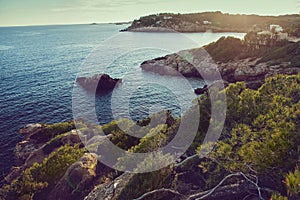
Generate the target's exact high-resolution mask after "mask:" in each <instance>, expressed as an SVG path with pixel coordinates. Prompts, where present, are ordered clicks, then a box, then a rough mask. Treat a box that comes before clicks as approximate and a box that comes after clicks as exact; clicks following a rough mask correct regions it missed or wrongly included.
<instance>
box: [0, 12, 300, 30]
mask: <svg viewBox="0 0 300 200" xmlns="http://www.w3.org/2000/svg"><path fill="white" fill-rule="evenodd" d="M206 12H212V13H213V12H221V13H222V14H230V15H249V16H251V15H257V16H264V17H279V16H286V15H300V12H299V13H286V14H278V15H270V14H254V13H252V14H242V13H229V12H222V11H203V12H183V13H172V12H170V13H168V12H162V13H156V14H182V15H184V14H198V13H206ZM149 15H153V14H147V15H141V16H139V18H140V17H146V16H149ZM134 20H135V19H134ZM134 20H129V21H114V22H74V23H53V24H52V23H51V24H26V25H0V28H9V27H30V26H66V25H92V24H96V25H101V24H116V23H124V24H129V23H132V22H133V21H134Z"/></svg>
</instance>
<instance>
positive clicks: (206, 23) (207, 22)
mask: <svg viewBox="0 0 300 200" xmlns="http://www.w3.org/2000/svg"><path fill="white" fill-rule="evenodd" d="M203 24H204V25H209V24H211V22H210V21H206V20H205V21H203Z"/></svg>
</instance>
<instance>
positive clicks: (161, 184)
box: [115, 160, 174, 200]
mask: <svg viewBox="0 0 300 200" xmlns="http://www.w3.org/2000/svg"><path fill="white" fill-rule="evenodd" d="M161 161H162V162H163V161H164V160H161ZM173 175H174V174H173V168H172V167H171V166H169V167H165V168H163V169H160V170H158V171H154V172H149V173H143V174H134V175H133V176H132V177H131V179H130V180H129V182H128V183H127V184H126V186H125V187H124V188H123V190H122V191H121V193H120V194H119V195H118V196H117V197H116V198H115V199H116V200H122V199H134V198H137V197H139V196H141V195H142V194H144V193H146V192H149V191H152V190H155V189H158V188H170V187H171V186H172V181H173V177H172V176H173Z"/></svg>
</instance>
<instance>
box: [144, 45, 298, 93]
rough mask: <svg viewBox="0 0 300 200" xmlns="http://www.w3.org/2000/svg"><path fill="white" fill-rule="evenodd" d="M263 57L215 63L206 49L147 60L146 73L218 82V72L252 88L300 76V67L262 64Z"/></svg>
mask: <svg viewBox="0 0 300 200" xmlns="http://www.w3.org/2000/svg"><path fill="white" fill-rule="evenodd" d="M259 61H260V58H247V59H241V60H234V61H229V62H226V63H221V62H219V63H215V62H214V61H213V59H212V58H211V57H210V56H209V54H208V53H207V52H206V51H205V49H204V48H199V49H192V50H185V51H180V52H178V53H175V54H170V55H166V56H164V57H160V58H156V59H152V60H148V61H145V62H143V63H142V64H141V68H142V70H145V71H151V72H154V73H158V74H160V75H171V76H184V77H196V78H204V79H210V80H214V79H215V78H216V77H218V75H217V74H218V73H219V74H220V75H221V77H222V79H223V80H225V81H228V82H229V83H234V82H238V81H245V82H246V84H247V86H248V87H250V88H253V89H255V88H258V87H259V86H260V85H261V84H262V83H263V82H264V79H265V78H267V77H270V76H274V75H276V74H288V75H291V74H297V73H299V72H300V66H290V63H289V62H281V63H274V62H272V61H268V62H259Z"/></svg>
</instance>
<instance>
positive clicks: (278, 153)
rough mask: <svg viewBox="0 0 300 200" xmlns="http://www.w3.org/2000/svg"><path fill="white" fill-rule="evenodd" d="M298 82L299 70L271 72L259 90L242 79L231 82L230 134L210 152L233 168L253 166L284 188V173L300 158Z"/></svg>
mask: <svg viewBox="0 0 300 200" xmlns="http://www.w3.org/2000/svg"><path fill="white" fill-rule="evenodd" d="M299 82H300V74H298V75H294V76H284V75H279V76H276V77H273V78H269V79H267V80H266V83H265V84H264V85H263V86H262V87H261V88H260V89H259V90H258V91H253V90H248V89H245V85H244V84H243V83H237V84H234V85H230V86H229V87H228V88H227V89H226V93H227V103H228V114H227V120H226V121H227V122H226V125H227V126H228V127H232V128H230V129H231V131H230V137H229V138H227V139H225V140H223V141H219V142H218V143H217V144H216V148H215V151H213V152H212V153H211V155H210V157H211V158H213V160H216V161H218V164H220V165H221V166H222V167H224V168H225V169H226V170H227V171H230V172H233V171H243V172H244V173H252V171H253V170H254V171H256V173H257V174H258V175H260V176H262V177H264V182H265V184H268V183H270V182H273V183H276V184H277V185H276V186H274V187H275V188H276V189H278V190H279V191H280V190H281V189H282V188H283V186H282V181H281V180H282V178H283V176H284V174H285V173H287V171H289V170H291V169H293V168H294V167H295V165H296V163H297V162H298V159H299V146H300V136H299V133H300V124H299V121H300V120H299V119H300V101H299V94H300V85H299ZM291 187H292V188H294V187H295V185H294V184H292V186H291ZM294 189H295V188H294ZM294 189H292V190H293V191H294Z"/></svg>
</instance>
